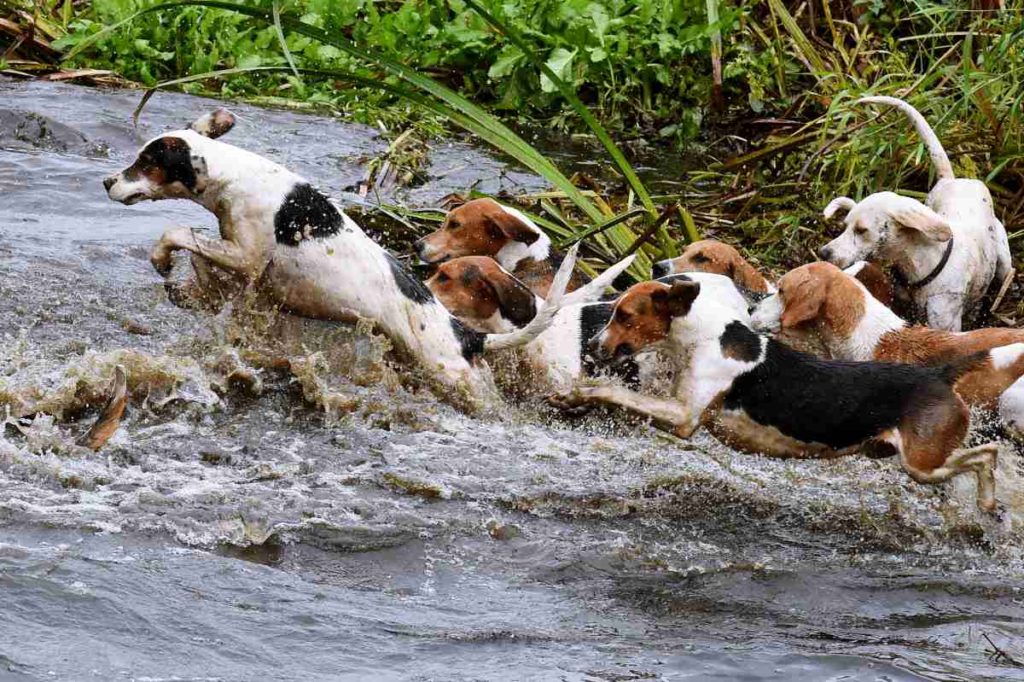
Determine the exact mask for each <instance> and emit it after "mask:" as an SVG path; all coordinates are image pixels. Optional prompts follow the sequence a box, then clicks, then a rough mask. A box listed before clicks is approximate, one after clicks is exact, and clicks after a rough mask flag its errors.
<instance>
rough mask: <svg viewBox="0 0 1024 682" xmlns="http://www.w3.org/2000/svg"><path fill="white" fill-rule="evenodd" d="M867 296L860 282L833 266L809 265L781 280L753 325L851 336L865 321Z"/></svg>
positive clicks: (799, 268)
mask: <svg viewBox="0 0 1024 682" xmlns="http://www.w3.org/2000/svg"><path fill="white" fill-rule="evenodd" d="M865 294H866V292H865V291H864V289H863V288H862V287H861V286H860V285H858V283H857V281H856V279H855V278H854V277H853V276H852V275H849V274H847V273H846V272H844V271H842V270H840V269H839V268H837V267H836V266H834V265H832V264H831V263H823V262H818V263H808V264H807V265H801V266H800V267H798V268H795V269H793V270H790V271H789V272H787V273H786V274H785V275H783V277H782V279H780V280H779V290H778V292H777V293H775V294H773V295H771V296H769V297H768V298H766V299H765V300H764V301H762V302H761V303H760V304H759V305H758V306H757V308H756V309H755V310H754V314H753V315H752V316H751V321H752V322H753V325H754V327H755V328H756V329H759V330H761V331H769V332H780V331H783V332H785V331H790V330H792V329H794V328H797V327H803V328H805V329H816V330H819V331H823V332H826V333H827V334H828V335H829V336H831V337H835V336H843V337H848V336H850V335H851V334H852V333H853V331H854V329H856V327H857V325H858V324H859V323H860V321H861V319H862V318H863V317H864V311H865V298H864V296H865Z"/></svg>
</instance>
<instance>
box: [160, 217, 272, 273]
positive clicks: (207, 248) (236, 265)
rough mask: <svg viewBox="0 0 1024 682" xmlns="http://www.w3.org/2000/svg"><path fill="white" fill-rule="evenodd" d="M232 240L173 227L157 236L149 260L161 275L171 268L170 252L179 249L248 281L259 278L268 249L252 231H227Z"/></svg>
mask: <svg viewBox="0 0 1024 682" xmlns="http://www.w3.org/2000/svg"><path fill="white" fill-rule="evenodd" d="M228 232H230V233H235V234H236V237H235V238H234V239H209V238H207V237H203V236H201V235H199V234H196V232H195V231H194V230H193V229H192V228H189V227H172V228H170V229H168V230H167V231H166V232H164V233H163V235H162V236H161V237H160V240H159V241H158V242H157V244H156V246H155V247H154V248H153V251H152V253H151V254H150V259H149V260H150V262H151V263H152V264H153V267H154V268H156V271H157V272H159V273H160V274H161V275H167V274H168V273H169V272H170V267H171V254H172V253H173V252H174V251H177V250H179V249H184V250H185V251H190V252H192V253H194V254H197V255H199V256H202V257H204V258H206V259H207V260H209V261H210V262H211V263H213V264H214V265H217V266H219V267H221V268H224V269H225V270H228V271H230V272H234V273H237V274H239V275H241V276H243V277H244V278H246V279H247V280H248V281H250V282H254V281H256V280H257V279H259V276H260V275H261V274H263V270H265V269H266V267H267V264H268V263H269V262H270V251H269V249H264V248H262V247H261V246H260V244H259V242H258V240H257V238H256V236H254V235H253V234H252V230H237V231H235V230H228Z"/></svg>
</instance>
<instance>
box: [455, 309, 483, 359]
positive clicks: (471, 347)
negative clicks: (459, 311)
mask: <svg viewBox="0 0 1024 682" xmlns="http://www.w3.org/2000/svg"><path fill="white" fill-rule="evenodd" d="M451 322H452V331H453V332H455V338H456V339H458V340H459V345H460V346H462V357H464V358H466V360H472V359H473V358H475V357H477V356H478V355H483V352H484V340H485V339H486V338H487V334H481V333H480V332H478V331H474V330H472V329H470V328H469V327H467V326H466V325H464V324H462V323H461V322H459V321H458V320H457V319H456V318H454V317H453V318H451Z"/></svg>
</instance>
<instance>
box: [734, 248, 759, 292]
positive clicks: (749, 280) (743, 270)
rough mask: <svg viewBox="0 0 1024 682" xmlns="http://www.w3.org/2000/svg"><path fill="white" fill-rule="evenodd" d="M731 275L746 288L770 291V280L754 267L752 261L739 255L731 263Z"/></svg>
mask: <svg viewBox="0 0 1024 682" xmlns="http://www.w3.org/2000/svg"><path fill="white" fill-rule="evenodd" d="M729 276H730V277H731V278H732V281H734V282H736V284H738V285H740V286H741V287H743V288H744V289H750V290H751V291H759V292H762V293H765V292H767V291H768V282H767V280H765V278H764V276H763V275H761V273H760V272H758V271H757V270H755V269H754V266H753V265H751V264H750V262H749V261H748V260H747V259H746V258H743V257H742V256H739V257H737V258H734V259H733V260H732V262H731V263H730V264H729Z"/></svg>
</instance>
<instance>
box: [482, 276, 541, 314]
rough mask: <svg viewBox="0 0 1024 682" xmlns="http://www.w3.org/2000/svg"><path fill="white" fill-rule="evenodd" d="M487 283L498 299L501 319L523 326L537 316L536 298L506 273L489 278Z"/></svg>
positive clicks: (524, 286)
mask: <svg viewBox="0 0 1024 682" xmlns="http://www.w3.org/2000/svg"><path fill="white" fill-rule="evenodd" d="M488 283H489V284H490V285H491V288H492V289H494V293H495V295H496V296H497V297H498V310H500V311H501V315H502V317H504V318H505V319H507V320H510V321H511V322H514V323H515V324H516V325H518V326H520V327H521V326H523V325H525V324H526V323H528V322H529V321H530V320H532V319H533V318H534V317H536V316H537V297H536V296H534V295H533V292H532V291H530V289H529V287H527V286H526V285H525V284H523V283H522V282H520V281H519V280H518V279H517V278H515V277H513V276H512V275H510V274H509V273H507V272H504V271H502V273H501V275H500V276H499V277H495V278H489V279H488Z"/></svg>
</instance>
